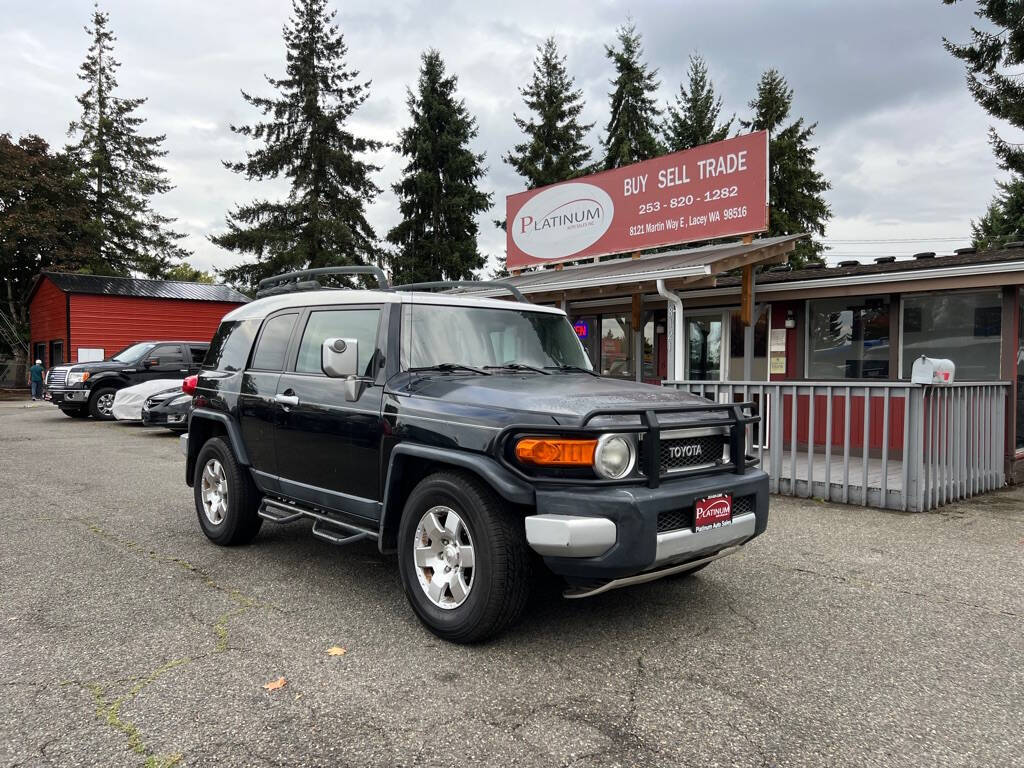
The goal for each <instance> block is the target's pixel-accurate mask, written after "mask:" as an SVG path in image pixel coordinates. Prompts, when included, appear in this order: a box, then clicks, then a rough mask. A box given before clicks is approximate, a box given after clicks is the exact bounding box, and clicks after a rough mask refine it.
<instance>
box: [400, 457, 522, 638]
mask: <svg viewBox="0 0 1024 768" xmlns="http://www.w3.org/2000/svg"><path fill="white" fill-rule="evenodd" d="M470 562H471V563H472V565H471V566H469V567H467V565H466V564H467V563H470ZM398 570H399V573H400V574H401V577H402V586H403V587H404V588H405V594H406V597H407V598H408V600H409V604H410V605H411V606H412V609H413V611H414V612H415V613H416V616H417V617H418V618H419V620H420V621H421V622H423V624H424V625H425V626H426V627H427V629H429V630H430V631H431V632H433V633H434V634H435V635H437V636H438V637H440V638H442V639H444V640H450V641H452V642H456V643H473V642H478V641H480V640H484V639H486V638H488V637H490V636H492V635H494V634H496V633H498V632H501V631H502V630H503V629H505V628H506V627H508V626H509V625H511V624H512V623H513V622H515V621H516V620H517V619H518V618H519V617H520V615H521V614H522V612H523V608H524V607H525V606H526V601H527V598H528V597H529V593H530V550H529V548H528V545H527V543H526V531H525V528H524V525H523V520H522V518H521V517H519V516H517V515H514V514H512V513H510V512H509V511H508V510H507V509H505V508H504V506H503V504H502V503H501V501H500V500H499V499H498V498H497V497H496V496H495V495H494V493H493V492H492V491H491V489H490V488H488V487H487V486H486V485H484V484H483V483H481V482H480V481H479V480H477V479H476V477H474V476H472V475H469V474H464V473H461V472H438V473H436V474H433V475H430V476H428V477H426V478H425V479H423V480H422V481H420V483H419V484H418V485H417V486H416V487H415V488H414V489H413V491H412V493H411V494H409V498H408V500H407V501H406V503H405V509H404V510H403V512H402V520H401V522H400V523H399V530H398Z"/></svg>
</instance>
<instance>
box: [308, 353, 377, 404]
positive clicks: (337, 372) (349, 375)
mask: <svg viewBox="0 0 1024 768" xmlns="http://www.w3.org/2000/svg"><path fill="white" fill-rule="evenodd" d="M320 367H321V368H323V370H324V373H326V374H327V375H328V376H330V377H331V378H333V379H344V380H345V381H344V382H343V383H344V387H345V399H346V400H347V401H348V402H350V403H354V402H355V401H356V400H358V399H359V398H360V397H362V395H363V390H365V389H366V383H367V382H366V379H361V378H359V341H358V340H356V339H324V344H323V347H321V351H320Z"/></svg>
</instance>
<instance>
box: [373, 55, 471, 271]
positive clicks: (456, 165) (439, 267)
mask: <svg viewBox="0 0 1024 768" xmlns="http://www.w3.org/2000/svg"><path fill="white" fill-rule="evenodd" d="M456 85H457V79H456V77H455V76H454V75H451V76H445V67H444V62H443V61H442V59H441V54H440V53H438V52H437V51H435V50H429V51H427V52H426V53H424V54H423V64H422V66H421V67H420V76H419V82H418V84H417V87H416V92H415V93H413V92H412V91H411V90H410V91H409V97H408V102H407V103H408V105H409V114H410V117H411V118H412V122H411V124H410V125H409V127H408V128H405V129H404V130H403V131H402V132H401V134H400V135H399V142H398V149H399V151H400V152H401V153H402V155H403V156H404V157H405V158H406V164H405V168H404V170H403V172H402V178H401V179H400V180H399V181H398V182H397V183H396V184H395V185H394V186H393V189H394V190H395V194H397V195H398V200H399V203H398V208H399V211H401V214H402V221H401V222H400V223H399V224H398V225H397V226H395V227H394V229H392V230H391V231H390V232H389V233H388V237H387V239H388V241H389V242H391V243H392V244H393V245H394V246H395V248H396V250H395V252H394V253H393V254H391V256H390V259H389V260H390V266H391V270H392V277H393V280H394V282H395V283H396V284H399V283H412V282H422V281H431V280H469V279H473V270H476V269H480V267H482V266H483V265H484V257H483V256H481V255H480V252H479V250H478V249H477V241H476V237H477V223H476V216H477V214H478V213H481V212H483V211H486V210H487V209H488V208H489V207H490V204H491V196H490V195H489V194H485V193H483V192H481V191H480V189H479V188H478V186H477V183H478V182H479V180H480V179H481V178H482V177H483V175H484V167H483V161H484V156H483V155H477V154H474V153H473V152H472V150H471V149H470V148H469V142H470V141H471V140H472V139H474V138H475V137H476V135H477V127H476V121H475V120H474V119H473V117H471V116H470V114H469V112H468V111H467V110H466V104H465V102H464V101H463V100H462V99H460V98H458V97H457V95H456V92H455V88H456Z"/></svg>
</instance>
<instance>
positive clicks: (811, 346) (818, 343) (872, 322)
mask: <svg viewBox="0 0 1024 768" xmlns="http://www.w3.org/2000/svg"><path fill="white" fill-rule="evenodd" d="M807 309H808V312H807V316H808V337H807V347H808V350H807V375H808V377H809V378H812V379H887V378H889V297H888V296H861V297H856V298H842V299H818V300H816V301H810V302H808V308H807Z"/></svg>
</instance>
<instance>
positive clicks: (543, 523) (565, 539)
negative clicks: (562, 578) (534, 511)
mask: <svg viewBox="0 0 1024 768" xmlns="http://www.w3.org/2000/svg"><path fill="white" fill-rule="evenodd" d="M616 535H617V530H616V527H615V523H613V522H612V521H611V520H609V519H608V518H606V517H577V516H576V515H530V516H529V517H527V518H526V541H527V543H528V544H529V545H530V547H532V548H533V551H534V552H536V553H537V554H538V555H545V556H547V557H597V556H598V555H603V554H604V553H605V552H607V551H608V550H609V549H611V547H612V546H613V545H614V544H615V538H616Z"/></svg>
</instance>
